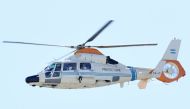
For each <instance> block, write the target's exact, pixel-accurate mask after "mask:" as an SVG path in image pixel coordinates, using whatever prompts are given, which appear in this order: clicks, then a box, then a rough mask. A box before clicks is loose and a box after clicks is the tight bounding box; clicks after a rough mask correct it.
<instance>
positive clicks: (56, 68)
mask: <svg viewBox="0 0 190 109" xmlns="http://www.w3.org/2000/svg"><path fill="white" fill-rule="evenodd" d="M55 71H61V63H58V64H56V67H55Z"/></svg>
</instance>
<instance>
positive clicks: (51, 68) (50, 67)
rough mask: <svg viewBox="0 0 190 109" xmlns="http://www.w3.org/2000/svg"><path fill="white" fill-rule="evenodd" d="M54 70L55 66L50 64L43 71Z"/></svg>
mask: <svg viewBox="0 0 190 109" xmlns="http://www.w3.org/2000/svg"><path fill="white" fill-rule="evenodd" d="M54 68H55V64H51V65H50V66H48V67H46V68H45V71H53V69H54Z"/></svg>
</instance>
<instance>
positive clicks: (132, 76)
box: [130, 67, 137, 81]
mask: <svg viewBox="0 0 190 109" xmlns="http://www.w3.org/2000/svg"><path fill="white" fill-rule="evenodd" d="M130 71H131V81H134V80H137V71H136V69H134V68H133V67H131V68H130Z"/></svg>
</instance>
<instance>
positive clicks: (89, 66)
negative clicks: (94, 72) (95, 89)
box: [80, 63, 91, 70]
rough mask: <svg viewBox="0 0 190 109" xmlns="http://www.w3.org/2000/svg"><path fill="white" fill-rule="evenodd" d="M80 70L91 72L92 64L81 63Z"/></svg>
mask: <svg viewBox="0 0 190 109" xmlns="http://www.w3.org/2000/svg"><path fill="white" fill-rule="evenodd" d="M80 69H81V70H91V64H90V63H80Z"/></svg>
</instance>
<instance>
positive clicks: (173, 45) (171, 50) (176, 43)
mask: <svg viewBox="0 0 190 109" xmlns="http://www.w3.org/2000/svg"><path fill="white" fill-rule="evenodd" d="M180 45H181V40H179V39H174V40H172V41H171V42H170V44H169V46H168V48H167V50H166V52H165V54H164V56H163V58H162V60H177V57H178V54H179V48H180Z"/></svg>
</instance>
